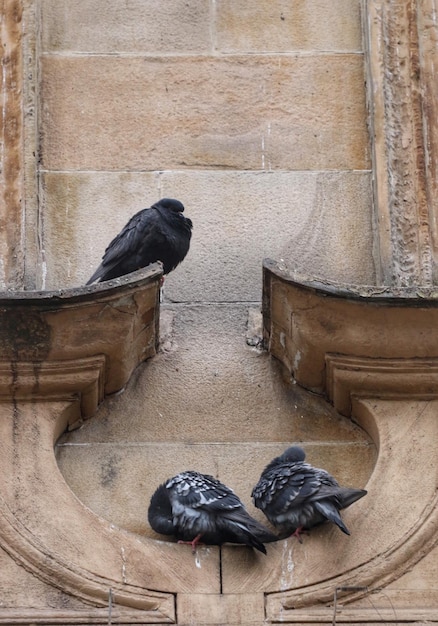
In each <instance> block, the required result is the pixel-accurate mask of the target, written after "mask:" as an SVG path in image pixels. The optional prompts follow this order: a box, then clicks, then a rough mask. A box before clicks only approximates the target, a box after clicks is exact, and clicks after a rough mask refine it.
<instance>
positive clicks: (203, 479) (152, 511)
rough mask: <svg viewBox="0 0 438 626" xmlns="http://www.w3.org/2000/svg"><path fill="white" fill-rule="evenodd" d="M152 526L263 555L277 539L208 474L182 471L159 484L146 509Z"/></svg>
mask: <svg viewBox="0 0 438 626" xmlns="http://www.w3.org/2000/svg"><path fill="white" fill-rule="evenodd" d="M148 520H149V524H150V525H151V527H152V528H153V529H154V530H155V531H156V532H157V533H160V534H164V535H174V536H175V537H176V538H177V539H179V540H181V541H184V542H190V543H192V546H193V548H194V547H195V546H196V544H197V543H198V542H200V543H204V544H211V545H222V544H223V543H226V542H229V543H239V544H245V545H247V546H251V547H253V548H256V549H257V550H259V551H260V552H263V553H264V554H266V548H265V546H264V545H263V544H264V543H266V542H271V541H276V540H277V539H278V538H277V536H276V535H275V534H273V533H271V532H270V531H269V530H268V529H267V528H265V527H264V526H263V524H260V523H259V522H258V521H257V520H255V519H253V518H252V517H251V516H250V515H249V513H248V512H247V510H246V509H245V507H244V505H243V503H242V502H241V500H240V499H239V498H238V496H237V495H236V494H235V493H234V491H232V489H230V488H229V487H227V486H226V485H224V484H223V483H221V482H220V481H219V480H217V479H216V478H214V477H213V476H209V475H208V474H201V473H199V472H195V471H187V472H181V473H180V474H177V475H176V476H174V477H173V478H170V479H169V480H167V481H166V482H165V483H163V484H162V485H160V486H159V487H158V488H157V490H156V491H155V493H154V494H153V496H152V498H151V502H150V505H149V510H148Z"/></svg>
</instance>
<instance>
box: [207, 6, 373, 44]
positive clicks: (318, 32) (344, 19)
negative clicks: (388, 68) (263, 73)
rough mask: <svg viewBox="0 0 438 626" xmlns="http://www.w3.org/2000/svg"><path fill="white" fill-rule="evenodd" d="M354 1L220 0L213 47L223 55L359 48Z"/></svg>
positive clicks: (357, 15)
mask: <svg viewBox="0 0 438 626" xmlns="http://www.w3.org/2000/svg"><path fill="white" fill-rule="evenodd" d="M359 5H360V3H359V2H358V1H357V0H316V1H315V0H302V1H301V2H289V1H288V0H273V1H272V0H263V1H261V2H257V3H255V2H252V0H238V1H237V2H236V0H224V1H221V2H219V3H217V17H216V28H217V47H218V49H219V50H221V51H223V52H227V53H229V52H236V51H244V52H262V53H263V52H266V51H268V52H290V51H291V50H306V51H312V52H315V51H328V50H335V51H346V50H349V51H360V50H361V49H362V40H361V31H360V15H359V10H360V6H359ZM322 24H324V27H323V28H321V25H322Z"/></svg>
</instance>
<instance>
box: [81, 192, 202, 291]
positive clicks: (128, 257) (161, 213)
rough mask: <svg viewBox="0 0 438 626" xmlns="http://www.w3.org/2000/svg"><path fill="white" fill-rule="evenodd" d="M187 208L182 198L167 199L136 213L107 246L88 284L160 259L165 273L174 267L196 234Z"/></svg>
mask: <svg viewBox="0 0 438 626" xmlns="http://www.w3.org/2000/svg"><path fill="white" fill-rule="evenodd" d="M183 211H184V205H183V204H182V203H181V202H179V200H174V199H172V198H163V199H162V200H160V201H159V202H156V203H155V204H153V205H152V206H151V207H150V208H149V209H143V210H142V211H139V212H138V213H136V214H135V215H133V216H132V217H131V219H130V220H129V222H128V223H127V224H126V226H125V227H124V228H123V229H122V230H121V231H120V233H119V234H118V235H117V236H116V237H115V238H114V239H113V240H112V241H111V243H110V244H109V245H108V247H107V248H106V250H105V253H104V255H103V257H102V262H101V264H100V265H99V267H98V268H97V270H96V271H95V272H94V274H93V275H92V276H91V278H90V279H89V280H88V282H87V285H89V284H91V283H94V282H96V281H100V282H102V281H104V280H111V279H113V278H118V277H119V276H124V275H125V274H129V273H130V272H134V271H135V270H138V269H140V268H142V267H146V266H147V265H150V264H151V263H155V262H156V261H161V262H162V264H163V272H164V274H168V273H169V272H171V271H172V270H174V269H175V267H176V266H177V265H178V264H179V263H181V261H182V260H183V259H184V258H185V256H186V254H187V252H188V251H189V247H190V239H191V236H192V226H193V225H192V222H191V220H190V219H189V218H187V217H184V215H183Z"/></svg>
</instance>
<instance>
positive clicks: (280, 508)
mask: <svg viewBox="0 0 438 626" xmlns="http://www.w3.org/2000/svg"><path fill="white" fill-rule="evenodd" d="M305 458H306V454H305V452H304V450H303V449H302V448H300V447H299V446H292V447H290V448H288V449H287V450H286V451H285V452H283V454H281V455H280V456H278V457H276V458H275V459H273V460H272V461H271V462H270V463H269V465H267V466H266V467H265V469H264V470H263V472H262V475H261V477H260V480H259V482H258V483H257V485H256V486H255V487H254V489H253V490H252V494H251V495H252V497H253V499H254V504H255V506H256V507H258V508H259V509H261V510H262V511H263V513H264V514H265V515H266V517H267V518H268V520H269V521H270V522H271V524H273V525H274V526H275V527H276V528H277V529H278V530H279V531H280V538H285V537H288V536H290V535H294V536H296V537H297V538H298V540H299V541H300V542H301V537H300V534H301V532H302V531H303V530H308V529H310V528H313V527H314V526H317V525H319V524H322V523H323V522H327V521H329V522H333V523H334V524H336V525H337V526H338V527H339V528H340V529H341V530H342V532H344V533H346V534H347V535H349V534H350V531H349V530H348V528H347V527H346V526H345V524H344V522H343V521H342V519H341V516H340V513H339V511H340V510H341V509H345V508H346V507H347V506H350V504H353V502H356V500H359V498H362V497H363V496H364V495H366V493H367V492H366V491H365V490H364V489H350V488H348V487H340V486H339V484H338V483H337V481H336V480H335V479H334V478H333V476H331V475H330V474H329V473H328V472H326V471H325V470H323V469H318V468H316V467H312V466H311V465H309V464H308V463H305V462H304V459H305Z"/></svg>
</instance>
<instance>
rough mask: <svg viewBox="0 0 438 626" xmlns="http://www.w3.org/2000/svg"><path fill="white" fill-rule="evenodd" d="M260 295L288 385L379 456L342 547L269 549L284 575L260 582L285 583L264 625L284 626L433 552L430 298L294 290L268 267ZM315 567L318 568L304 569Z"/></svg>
mask: <svg viewBox="0 0 438 626" xmlns="http://www.w3.org/2000/svg"><path fill="white" fill-rule="evenodd" d="M264 289H265V290H264V322H265V340H266V342H267V344H268V346H269V350H270V351H271V353H272V354H273V355H274V356H276V357H277V358H278V359H279V360H280V361H281V362H282V363H283V364H284V366H285V368H286V370H287V371H288V372H289V373H290V374H291V375H292V376H293V378H294V380H295V381H296V382H298V383H300V384H301V385H303V386H304V387H307V388H308V389H311V390H312V391H314V392H317V393H319V394H323V395H325V396H326V397H327V398H328V399H329V400H330V401H331V402H332V403H333V404H334V406H335V408H336V409H337V410H338V411H340V412H341V413H343V414H344V415H346V416H349V417H352V418H353V419H354V420H355V421H356V422H358V423H359V424H360V425H361V426H362V427H363V428H364V429H365V430H366V431H367V432H368V433H369V435H370V436H371V437H372V439H373V440H374V442H375V444H376V446H377V448H378V451H379V454H378V459H377V462H376V466H375V468H374V471H373V474H372V476H371V477H370V479H369V481H368V484H367V485H366V489H367V490H368V495H367V497H366V498H364V499H363V500H361V501H360V502H358V503H356V504H355V505H354V507H352V508H351V511H350V510H348V511H346V516H347V515H348V516H349V517H348V519H349V522H348V524H350V521H351V526H352V528H353V532H352V536H351V537H350V538H349V539H348V541H347V542H345V541H339V542H337V541H336V543H335V544H334V545H333V546H329V545H324V539H325V540H327V534H325V535H321V539H320V543H319V544H318V543H317V542H314V543H312V544H310V542H309V546H308V547H307V548H306V553H305V555H304V554H302V550H303V548H302V547H301V546H300V547H298V546H297V545H293V544H290V543H287V542H286V543H285V544H284V547H283V552H282V553H281V554H280V552H279V549H278V551H277V554H276V558H277V559H278V560H279V561H280V562H282V567H281V568H277V570H276V571H275V570H273V572H272V573H271V574H270V578H271V580H272V581H273V583H274V581H275V579H276V577H277V579H280V580H283V585H282V586H283V590H282V591H275V589H274V588H273V586H272V588H271V589H270V588H269V585H268V586H266V587H265V592H266V593H267V594H268V595H267V617H268V619H271V620H273V621H286V622H287V621H291V622H293V621H299V619H303V616H304V615H305V616H306V619H307V617H308V614H307V613H306V610H307V609H304V608H303V607H310V606H312V605H313V606H314V605H320V604H321V603H327V604H329V603H332V602H333V597H334V592H335V589H336V588H341V587H342V588H344V587H347V588H351V587H353V588H356V589H357V590H356V591H351V592H349V593H346V594H345V595H344V596H343V603H348V602H352V601H353V600H355V599H357V598H358V597H360V596H361V595H364V594H365V593H368V592H369V590H370V589H375V588H378V587H383V586H385V585H387V584H388V583H389V582H391V581H393V580H396V579H397V578H399V577H400V576H401V575H402V574H404V573H405V572H406V571H407V570H409V568H411V567H412V566H413V565H414V564H415V563H417V562H418V561H419V560H421V559H422V558H424V556H425V555H427V554H428V553H429V552H430V551H431V550H432V548H434V547H435V546H436V545H437V544H438V513H437V511H438V508H437V505H438V500H437V491H436V489H437V485H436V477H435V472H430V473H429V474H428V476H427V477H425V476H424V471H423V467H424V465H423V464H424V462H426V463H435V457H436V453H435V442H436V440H437V436H438V423H437V421H436V411H437V409H438V338H437V337H436V332H435V329H436V327H437V325H438V299H437V298H436V294H435V293H434V292H433V291H431V290H429V291H428V290H425V289H424V290H415V291H413V290H409V289H408V290H398V291H397V294H396V295H397V297H394V292H393V291H392V290H391V289H389V288H384V289H381V288H373V287H363V288H360V287H356V288H354V287H348V286H340V285H333V284H328V283H327V284H322V283H321V282H319V283H318V282H317V281H311V280H303V279H300V278H299V277H298V276H297V275H295V274H292V275H290V274H289V273H288V272H287V271H286V270H285V269H282V268H280V267H279V266H278V265H277V264H275V263H274V262H272V261H266V262H265V267H264ZM419 295H421V296H423V297H422V298H421V299H420V298H419V297H418V296H419ZM420 456H421V458H422V462H423V464H419V463H418V458H419V457H420ZM419 484H421V485H422V488H421V490H419V489H418V485H419ZM400 498H402V501H401V500H400ZM407 503H409V504H407ZM333 540H334V538H333ZM328 553H330V554H333V558H332V559H331V560H330V562H328V563H327V558H326V556H327V554H328ZM295 554H296V556H295ZM270 556H271V555H270ZM300 556H301V558H302V559H303V560H304V564H303V565H301V563H300ZM288 559H289V561H290V562H289V563H288V562H287V560H288ZM319 562H323V563H324V567H323V568H322V569H321V568H319V567H318V566H314V567H313V568H312V571H311V572H309V571H307V570H306V567H307V563H313V564H315V563H319ZM288 567H289V569H290V571H293V575H289V576H288V575H287V571H288ZM252 582H253V581H251V582H249V581H246V583H247V584H248V583H249V584H252ZM359 589H360V590H359ZM301 608H302V611H304V613H303V612H300V611H298V612H297V610H298V609H300V610H301ZM309 615H310V613H309Z"/></svg>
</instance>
